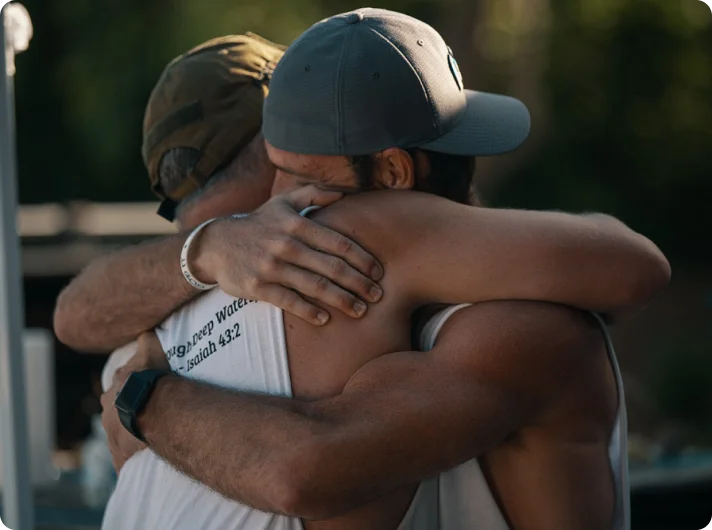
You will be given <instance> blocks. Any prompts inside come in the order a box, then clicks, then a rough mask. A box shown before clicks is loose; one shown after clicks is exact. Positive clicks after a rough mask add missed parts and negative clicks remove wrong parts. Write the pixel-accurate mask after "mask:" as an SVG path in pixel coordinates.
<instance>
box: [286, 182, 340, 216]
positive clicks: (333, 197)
mask: <svg viewBox="0 0 712 530" xmlns="http://www.w3.org/2000/svg"><path fill="white" fill-rule="evenodd" d="M343 196H344V194H343V193H341V192H338V191H325V190H321V189H319V188H317V187H316V186H314V185H312V184H310V185H309V186H304V187H303V188H299V189H298V190H295V191H292V192H290V193H288V194H287V195H286V197H285V199H286V200H287V202H288V203H289V204H290V205H291V206H292V208H294V209H295V210H296V211H297V212H301V211H302V210H303V209H304V208H308V207H309V206H329V205H330V204H333V203H335V202H336V201H338V200H339V199H341V198H342V197H343Z"/></svg>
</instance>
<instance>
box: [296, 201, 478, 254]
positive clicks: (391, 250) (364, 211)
mask: <svg viewBox="0 0 712 530" xmlns="http://www.w3.org/2000/svg"><path fill="white" fill-rule="evenodd" d="M471 208H472V207H469V206H464V205H461V204H458V203H455V202H452V201H449V200H447V199H443V198H442V197H438V196H436V195H432V194H429V193H422V192H417V191H396V190H382V191H372V192H365V193H358V194H354V195H348V196H346V197H344V198H343V199H341V200H340V201H338V202H336V203H334V204H332V205H330V206H328V207H326V208H322V209H320V210H318V211H315V212H313V213H311V214H310V215H309V217H310V219H312V220H314V221H316V222H318V223H319V224H322V225H324V226H327V227H329V228H331V229H333V230H336V231H337V232H340V233H342V234H343V235H345V236H348V237H349V238H351V239H353V240H354V241H356V242H357V243H359V244H360V245H363V246H365V247H366V248H368V250H369V251H371V252H373V253H374V254H376V255H377V257H379V258H384V257H385V258H388V257H389V256H398V255H400V254H401V253H402V252H403V251H404V250H406V249H407V248H409V247H410V246H411V245H412V243H414V242H415V241H416V240H417V239H418V237H419V236H422V229H423V228H424V227H425V226H432V227H433V228H436V226H437V224H438V219H443V218H445V217H451V216H452V215H453V214H455V213H456V212H458V211H461V210H462V209H471Z"/></svg>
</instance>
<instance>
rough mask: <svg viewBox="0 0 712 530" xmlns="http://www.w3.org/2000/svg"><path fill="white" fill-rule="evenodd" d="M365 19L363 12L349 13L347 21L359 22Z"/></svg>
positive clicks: (348, 22) (350, 22) (351, 22)
mask: <svg viewBox="0 0 712 530" xmlns="http://www.w3.org/2000/svg"><path fill="white" fill-rule="evenodd" d="M362 20H363V14H362V13H349V14H348V15H347V16H346V20H345V22H346V23H347V24H358V23H359V22H361V21H362Z"/></svg>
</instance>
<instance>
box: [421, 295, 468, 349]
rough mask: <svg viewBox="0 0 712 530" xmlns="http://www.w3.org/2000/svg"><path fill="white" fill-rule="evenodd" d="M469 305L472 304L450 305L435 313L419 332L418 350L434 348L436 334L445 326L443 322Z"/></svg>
mask: <svg viewBox="0 0 712 530" xmlns="http://www.w3.org/2000/svg"><path fill="white" fill-rule="evenodd" d="M471 305H472V304H459V305H452V306H449V307H446V308H445V309H442V310H441V311H438V312H437V313H435V314H434V315H433V316H432V317H431V318H430V320H428V321H427V322H426V324H425V325H424V326H423V329H422V331H421V332H420V340H419V344H420V349H421V350H422V351H430V350H432V349H433V346H435V340H436V339H437V337H438V333H440V330H441V329H442V327H443V326H444V325H445V322H447V321H448V319H449V318H450V317H451V316H452V315H454V314H455V313H457V312H458V311H460V310H461V309H465V308H466V307H470V306H471Z"/></svg>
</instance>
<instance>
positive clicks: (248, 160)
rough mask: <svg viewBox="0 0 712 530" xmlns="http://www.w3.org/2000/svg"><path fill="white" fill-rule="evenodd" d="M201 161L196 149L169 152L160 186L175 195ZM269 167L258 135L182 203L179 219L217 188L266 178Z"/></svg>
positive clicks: (162, 164)
mask: <svg viewBox="0 0 712 530" xmlns="http://www.w3.org/2000/svg"><path fill="white" fill-rule="evenodd" d="M198 160H200V151H198V150H197V149H194V148H192V147H175V148H173V149H171V150H170V151H166V153H165V154H164V155H163V156H162V157H161V162H160V164H159V166H158V182H159V183H160V185H161V188H162V189H163V190H164V191H165V193H166V194H167V195H171V194H172V193H173V192H174V191H175V190H177V189H178V187H179V186H180V185H181V184H182V183H183V181H184V180H185V179H186V178H188V173H189V172H190V170H191V169H193V167H195V164H197V163H198ZM268 164H269V159H268V158H267V152H266V151H265V148H264V143H263V138H262V134H257V135H256V136H255V137H254V138H253V139H252V140H251V141H250V143H248V144H247V145H246V146H245V147H244V148H243V149H241V150H240V152H239V153H238V154H237V156H236V157H235V158H233V159H232V161H231V162H230V163H229V164H227V165H226V166H223V167H222V168H220V169H218V170H217V171H216V172H215V173H213V175H212V176H211V177H210V179H209V180H208V182H207V183H206V184H205V185H204V186H203V187H201V188H199V189H197V190H195V191H194V192H193V193H191V194H190V195H188V196H187V197H186V198H184V199H183V200H182V201H180V203H179V204H178V208H177V211H176V216H178V215H179V214H180V210H182V209H184V208H185V207H186V206H188V205H189V204H192V203H194V202H195V201H196V200H198V199H200V198H201V197H204V196H205V195H206V194H208V193H210V191H211V190H212V189H213V188H214V187H215V185H216V184H218V183H220V182H222V181H224V180H231V179H234V178H241V179H245V180H249V179H250V178H263V173H264V170H265V169H266V167H267V165H268Z"/></svg>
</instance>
